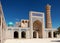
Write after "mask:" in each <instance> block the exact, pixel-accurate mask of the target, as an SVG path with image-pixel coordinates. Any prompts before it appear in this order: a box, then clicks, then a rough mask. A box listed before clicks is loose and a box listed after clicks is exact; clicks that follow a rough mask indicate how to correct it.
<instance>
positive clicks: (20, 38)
mask: <svg viewBox="0 0 60 43" xmlns="http://www.w3.org/2000/svg"><path fill="white" fill-rule="evenodd" d="M19 39H21V30H20V29H19Z"/></svg>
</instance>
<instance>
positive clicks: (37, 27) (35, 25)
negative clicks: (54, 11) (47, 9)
mask: <svg viewBox="0 0 60 43" xmlns="http://www.w3.org/2000/svg"><path fill="white" fill-rule="evenodd" d="M33 30H34V31H37V32H38V37H39V38H42V23H41V22H40V21H39V20H36V21H34V23H33Z"/></svg>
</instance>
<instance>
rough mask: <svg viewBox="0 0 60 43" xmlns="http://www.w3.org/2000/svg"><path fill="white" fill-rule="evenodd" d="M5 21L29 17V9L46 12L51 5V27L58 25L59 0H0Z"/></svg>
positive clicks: (59, 19)
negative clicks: (47, 6)
mask: <svg viewBox="0 0 60 43" xmlns="http://www.w3.org/2000/svg"><path fill="white" fill-rule="evenodd" d="M1 3H2V9H3V12H4V16H5V20H6V23H7V24H8V23H9V22H13V23H14V24H15V22H17V21H18V22H19V21H20V20H21V19H29V11H37V12H44V14H45V12H46V8H45V7H46V5H47V4H49V5H51V19H52V27H53V28H58V27H59V26H60V0H1Z"/></svg>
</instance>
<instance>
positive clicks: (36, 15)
mask: <svg viewBox="0 0 60 43" xmlns="http://www.w3.org/2000/svg"><path fill="white" fill-rule="evenodd" d="M32 16H41V17H42V16H43V15H42V14H35V13H33V14H32Z"/></svg>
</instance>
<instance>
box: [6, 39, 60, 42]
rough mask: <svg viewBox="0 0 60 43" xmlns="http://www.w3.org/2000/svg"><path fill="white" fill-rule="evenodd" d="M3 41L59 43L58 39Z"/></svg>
mask: <svg viewBox="0 0 60 43" xmlns="http://www.w3.org/2000/svg"><path fill="white" fill-rule="evenodd" d="M5 43H60V39H59V38H58V39H57V38H56V39H8V40H6V41H5Z"/></svg>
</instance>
